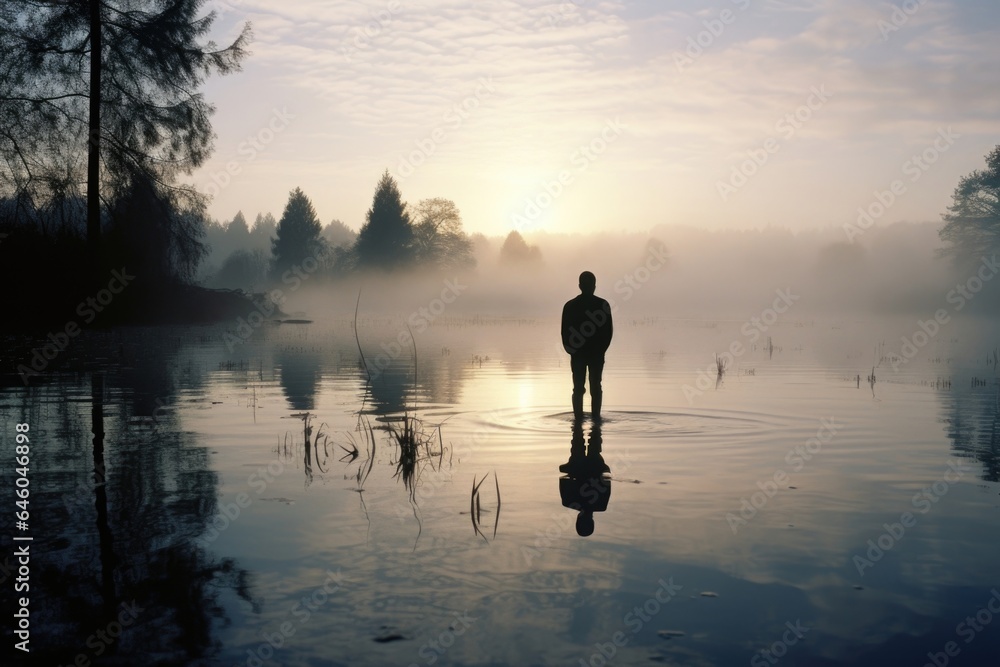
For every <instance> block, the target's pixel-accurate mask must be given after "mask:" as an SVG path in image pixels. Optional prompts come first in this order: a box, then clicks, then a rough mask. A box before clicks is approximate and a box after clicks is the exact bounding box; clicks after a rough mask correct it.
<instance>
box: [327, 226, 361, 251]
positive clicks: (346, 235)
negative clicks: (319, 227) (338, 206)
mask: <svg viewBox="0 0 1000 667" xmlns="http://www.w3.org/2000/svg"><path fill="white" fill-rule="evenodd" d="M323 238H324V239H326V242H327V243H328V244H329V245H330V247H331V248H350V247H352V246H353V245H354V243H355V241H357V240H358V233H357V232H355V231H354V230H353V229H351V228H350V227H348V226H347V225H345V224H344V223H343V222H341V221H340V220H331V221H330V224H328V225H327V226H326V227H324V228H323Z"/></svg>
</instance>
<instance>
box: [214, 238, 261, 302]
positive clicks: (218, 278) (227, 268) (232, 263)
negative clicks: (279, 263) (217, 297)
mask: <svg viewBox="0 0 1000 667" xmlns="http://www.w3.org/2000/svg"><path fill="white" fill-rule="evenodd" d="M266 279H267V256H266V255H265V254H264V252H263V251H261V250H260V249H254V250H243V249H240V250H234V251H233V252H232V253H230V255H229V257H227V258H226V261H224V262H223V263H222V268H221V269H219V272H218V273H217V274H215V276H214V277H213V278H212V281H211V285H212V286H213V287H222V288H225V289H242V290H246V291H248V292H249V291H255V290H257V289H258V288H259V287H260V286H261V285H262V284H263V283H264V281H265V280H266Z"/></svg>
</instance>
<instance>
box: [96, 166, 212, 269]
mask: <svg viewBox="0 0 1000 667" xmlns="http://www.w3.org/2000/svg"><path fill="white" fill-rule="evenodd" d="M171 194H172V193H171V192H170V191H164V190H162V189H160V188H157V186H156V183H155V182H154V181H153V179H152V178H151V177H150V176H149V175H148V174H143V173H139V174H136V175H135V176H134V177H133V179H132V182H131V184H130V185H129V187H128V189H127V190H124V191H123V192H122V193H121V194H120V195H119V196H118V197H117V198H116V199H115V200H114V201H113V203H112V206H111V211H110V216H109V217H110V223H111V224H110V232H109V234H108V246H109V252H108V253H107V254H108V256H109V257H115V258H121V259H122V261H124V262H126V263H127V264H129V265H131V266H133V267H136V269H137V270H138V269H139V267H141V271H142V273H143V276H144V280H145V282H146V283H147V285H150V284H151V283H154V282H158V283H162V282H164V281H170V280H181V281H187V280H190V279H192V278H193V277H194V274H195V271H196V270H197V268H198V263H199V262H200V261H201V259H202V257H203V256H204V255H206V254H207V253H208V249H207V247H206V246H205V244H204V243H202V242H201V239H202V237H203V235H204V233H205V231H204V230H205V221H204V219H203V218H202V217H201V215H200V213H199V212H198V211H190V210H187V211H185V210H182V209H181V208H180V207H178V206H177V202H176V201H175V200H174V199H173V198H172V197H171Z"/></svg>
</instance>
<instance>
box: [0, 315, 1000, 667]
mask: <svg viewBox="0 0 1000 667" xmlns="http://www.w3.org/2000/svg"><path fill="white" fill-rule="evenodd" d="M915 321H916V318H910V319H904V320H901V321H899V322H893V321H889V320H871V319H867V320H859V319H854V318H844V319H839V320H831V319H826V320H822V321H821V320H791V319H789V320H786V321H779V322H778V323H777V324H774V325H773V326H772V327H770V328H769V329H768V331H767V332H766V333H760V332H759V331H758V332H756V335H754V336H751V335H748V334H747V332H748V331H750V332H751V333H753V331H752V329H747V328H745V327H744V321H743V320H742V319H739V318H736V319H731V320H727V319H713V320H707V319H706V320H671V319H645V320H631V321H630V320H628V319H627V318H625V317H621V318H619V320H618V321H617V322H616V327H617V328H616V335H615V340H614V343H613V345H612V349H611V350H610V351H609V354H608V358H607V366H606V369H605V420H604V423H603V425H602V426H601V428H600V429H598V431H597V432H595V430H594V425H593V424H592V423H591V421H590V419H589V418H588V419H586V420H585V421H584V422H583V424H582V425H581V426H580V428H579V429H574V423H573V419H572V415H571V413H570V408H569V404H570V396H569V394H570V388H571V383H570V378H569V375H570V373H569V366H568V357H566V355H565V353H564V352H563V351H562V349H561V347H560V346H559V344H558V335H557V330H558V326H557V323H556V322H554V321H549V320H542V319H536V320H506V319H491V318H472V317H470V318H461V319H448V318H444V317H442V318H439V319H438V320H437V321H435V322H434V325H433V326H432V327H430V328H428V329H427V330H426V331H419V332H418V331H414V333H415V335H416V338H417V347H418V357H417V363H416V368H414V366H415V365H414V359H413V354H412V350H411V349H410V348H409V347H406V346H402V347H400V348H399V349H398V350H397V348H396V347H395V344H394V341H395V340H397V337H398V336H399V334H400V332H401V331H405V326H404V322H405V319H404V318H403V317H398V318H396V317H384V318H380V319H374V318H367V319H362V321H361V322H360V323H359V330H358V336H359V337H360V339H361V340H362V342H363V345H364V349H365V353H366V360H367V363H368V364H369V368H370V369H371V370H372V372H373V374H374V375H375V376H376V377H375V379H374V380H373V381H372V382H371V383H370V384H368V383H366V373H365V370H364V368H363V367H362V366H361V363H360V358H359V355H358V351H357V345H356V342H355V338H354V331H353V328H352V324H351V321H350V319H344V320H339V321H330V322H325V323H319V322H316V323H311V324H281V325H276V324H265V325H264V326H262V327H260V328H259V329H258V330H256V331H255V333H254V335H253V337H252V338H251V339H250V340H249V341H247V342H245V343H240V344H237V345H234V346H233V348H232V349H231V350H230V349H229V347H228V346H227V340H228V342H229V343H232V339H226V338H225V337H224V333H225V328H224V327H215V328H176V329H127V330H124V329H123V330H114V331H109V332H100V333H92V334H87V335H86V336H85V337H82V338H80V339H78V340H77V341H74V344H73V346H72V347H71V349H69V350H67V351H66V352H65V353H64V355H65V358H64V359H60V362H61V363H62V365H61V366H60V369H61V370H59V371H58V372H48V373H46V374H44V375H43V376H41V377H39V378H33V379H32V381H31V387H30V388H28V389H26V388H25V387H24V386H23V384H22V383H21V382H20V380H19V379H18V378H17V377H16V376H9V377H8V378H7V380H6V384H5V387H4V388H3V390H2V393H0V415H2V416H0V429H2V433H3V441H4V442H5V443H8V444H7V446H5V448H4V452H5V460H4V462H3V470H2V474H3V480H2V482H3V487H4V488H5V489H13V488H15V477H16V476H17V473H16V472H15V471H14V467H15V466H14V463H13V459H14V455H13V440H14V433H15V424H17V423H27V424H29V426H30V458H31V462H30V471H29V473H28V474H29V476H30V490H31V496H30V521H29V524H30V528H29V530H28V531H26V532H21V531H13V529H8V531H13V532H17V533H18V534H28V535H30V536H32V537H33V541H32V542H31V543H30V552H31V554H32V556H31V564H30V568H31V572H30V613H31V616H30V618H31V628H30V630H31V635H30V647H31V650H32V653H31V656H32V657H34V658H37V659H38V661H39V664H42V663H44V664H59V665H62V664H72V663H73V662H74V661H77V663H76V664H85V663H86V662H87V661H94V660H97V659H99V660H100V661H102V662H103V663H107V664H130V665H159V664H163V665H183V664H192V665H202V664H204V665H247V666H251V667H252V666H259V665H378V666H383V665H401V666H403V667H407V666H409V665H593V666H594V667H598V666H599V665H603V664H620V665H643V664H676V665H745V664H750V665H772V664H781V665H880V666H885V665H913V666H915V667H920V665H924V664H938V665H943V664H946V663H947V664H952V665H992V664H996V661H997V656H1000V576H998V572H1000V569H998V567H997V553H998V549H1000V537H998V535H1000V496H998V492H1000V484H998V479H1000V458H998V455H1000V417H998V385H997V379H996V378H997V368H996V366H995V365H994V364H993V362H992V356H991V357H990V358H989V359H987V355H988V354H989V355H992V354H993V352H994V350H995V349H996V347H997V344H998V343H1000V336H998V335H997V329H996V328H995V327H993V326H992V325H991V324H989V323H984V322H981V321H964V322H960V321H957V320H956V321H954V322H952V323H949V324H948V325H946V326H944V327H943V328H942V329H941V330H940V331H938V332H937V333H936V335H935V336H933V337H928V338H926V339H925V338H920V337H919V336H918V342H925V343H926V344H925V345H923V346H921V347H919V348H917V347H916V346H915V347H914V349H913V350H912V352H914V354H912V355H905V352H908V351H904V350H902V349H901V341H900V336H901V335H907V336H909V337H912V336H913V334H914V333H915V332H916V331H918V329H917V328H916V324H915ZM769 336H770V345H768V337H769ZM15 343H16V344H15ZM734 343H735V344H738V345H735V346H734ZM33 344H35V343H32V342H24V341H19V342H17V341H8V345H7V349H8V350H13V354H14V355H15V357H16V355H21V358H25V357H24V355H27V357H30V348H31V346H32V345H33ZM727 349H736V350H741V353H739V354H738V355H734V356H733V357H732V359H730V360H727V363H728V366H727V370H726V373H725V374H724V376H723V378H722V380H721V382H720V381H717V371H716V369H715V355H716V354H717V353H721V352H724V351H725V350H727ZM380 354H382V355H384V356H383V357H382V358H379V355H380ZM907 356H912V359H907ZM904 359H905V362H904ZM390 360H391V363H388V364H387V362H389V361H390ZM17 363H20V362H17ZM382 366H385V368H384V369H382V368H381V367H382ZM873 366H875V369H874V373H875V381H874V382H871V381H870V380H869V377H868V376H869V375H870V374H871V372H872V367H873ZM587 405H588V407H589V398H588V400H587ZM404 414H407V415H409V416H414V415H415V416H416V418H417V419H418V420H419V421H418V422H417V426H418V429H419V430H418V436H419V438H420V439H422V441H423V445H422V446H421V447H420V449H419V450H418V452H417V460H416V462H415V466H414V470H413V481H412V484H411V485H408V484H407V483H406V480H404V479H403V477H404V476H405V475H402V474H400V475H397V472H398V465H399V461H400V456H401V452H400V449H399V448H398V447H397V445H396V444H395V442H394V441H393V439H392V436H391V433H390V432H389V431H388V430H387V428H388V427H393V428H396V429H400V428H402V427H403V425H402V422H401V421H400V419H401V418H402V417H403V416H404ZM95 430H96V431H97V432H98V433H100V432H101V431H103V437H101V436H100V435H98V437H97V438H96V443H95V435H94V431H95ZM307 436H308V437H309V444H308V445H307V444H305V442H304V440H305V438H306V437H307ZM595 440H596V441H598V443H599V446H601V447H602V454H603V461H604V463H605V464H606V465H607V467H608V468H610V473H609V475H607V476H606V477H607V478H608V481H606V482H601V481H600V480H601V475H600V471H599V469H598V472H597V474H596V478H597V479H592V477H594V476H593V475H592V476H591V478H587V479H590V482H594V483H591V484H590V486H589V488H584V489H583V490H582V492H581V491H580V488H579V485H577V492H578V493H577V495H576V496H573V484H574V481H573V480H572V479H571V478H570V477H569V476H568V475H567V473H564V472H562V471H561V470H560V466H561V465H563V464H566V463H567V462H568V461H569V459H570V454H571V450H572V449H573V448H574V442H575V443H576V445H577V446H580V445H582V444H583V443H586V442H588V441H589V443H590V446H591V447H592V448H594V449H596V446H595ZM355 450H356V451H357V456H356V457H355V456H354V454H353V453H352V452H353V451H355ZM590 461H591V462H593V458H591V459H590ZM578 462H579V461H578ZM102 463H103V466H104V469H105V470H106V476H99V477H100V479H99V482H100V483H95V475H94V468H95V465H96V466H97V467H99V468H100V467H101V465H102ZM570 467H571V468H572V466H570ZM573 470H576V468H573ZM564 477H565V479H562V480H561V478H564ZM580 479H583V478H580ZM580 479H578V480H577V481H580ZM474 485H478V488H474ZM474 490H475V493H474ZM567 493H568V495H564V494H567ZM581 493H582V495H583V496H585V497H587V496H591V497H594V498H597V503H596V505H597V507H598V509H603V511H596V512H594V514H593V523H594V530H593V534H592V535H590V536H587V537H581V536H580V535H578V534H577V516H578V512H577V511H576V510H575V509H573V508H572V507H567V506H564V500H566V501H567V504H569V501H571V500H572V499H573V498H574V497H576V498H577V499H579V497H580V495H581ZM4 497H5V498H7V502H8V511H13V510H14V508H12V507H10V504H11V503H13V502H14V500H15V498H14V497H13V494H12V493H10V492H8V493H6V494H5V495H4ZM604 503H606V508H604ZM4 525H5V526H11V525H12V521H7V522H5V524H4ZM4 544H5V545H6V546H5V548H4V552H3V553H2V554H0V559H4V558H6V559H7V560H6V561H3V562H4V563H6V564H8V565H7V567H8V568H9V567H10V565H9V564H10V563H13V558H14V557H13V552H14V547H13V546H11V544H12V542H11V540H10V538H9V532H8V537H7V538H5V540H4ZM19 544H20V543H19ZM3 576H4V578H5V579H6V582H5V584H4V586H3V593H2V596H3V599H4V603H5V607H4V608H5V609H11V610H12V609H13V608H14V600H13V597H14V593H13V590H12V584H11V581H12V579H13V577H14V576H15V575H14V574H8V573H7V572H6V570H5V571H4V573H3ZM5 617H6V618H7V620H6V621H5V622H4V625H5V637H7V642H8V644H10V643H13V641H14V639H13V638H12V635H11V631H12V630H13V626H12V621H11V615H10V613H8V614H5ZM119 624H120V625H119ZM949 652H950V654H949ZM78 656H83V658H82V659H81V658H79V657H78ZM15 657H18V658H23V655H17V654H15ZM651 661H652V663H651ZM935 661H936V663H935Z"/></svg>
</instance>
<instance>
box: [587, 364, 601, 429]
mask: <svg viewBox="0 0 1000 667" xmlns="http://www.w3.org/2000/svg"><path fill="white" fill-rule="evenodd" d="M587 366H588V367H589V369H590V413H591V416H592V417H593V418H594V419H600V418H601V403H603V402H604V391H603V389H602V388H601V377H602V376H603V375H604V356H603V355H602V356H601V357H600V358H599V359H592V360H590V361H589V362H588V364H587Z"/></svg>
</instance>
